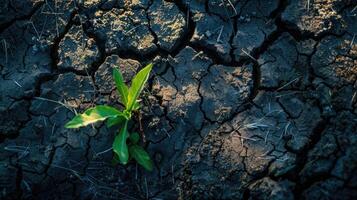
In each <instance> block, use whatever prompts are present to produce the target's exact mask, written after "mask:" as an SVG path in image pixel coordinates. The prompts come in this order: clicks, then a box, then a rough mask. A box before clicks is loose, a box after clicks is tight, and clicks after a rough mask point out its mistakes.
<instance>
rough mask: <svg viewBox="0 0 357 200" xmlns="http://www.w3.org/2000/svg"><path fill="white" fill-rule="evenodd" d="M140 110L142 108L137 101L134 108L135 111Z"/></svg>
mask: <svg viewBox="0 0 357 200" xmlns="http://www.w3.org/2000/svg"><path fill="white" fill-rule="evenodd" d="M139 108H140V103H139V102H137V101H135V103H134V106H133V110H139Z"/></svg>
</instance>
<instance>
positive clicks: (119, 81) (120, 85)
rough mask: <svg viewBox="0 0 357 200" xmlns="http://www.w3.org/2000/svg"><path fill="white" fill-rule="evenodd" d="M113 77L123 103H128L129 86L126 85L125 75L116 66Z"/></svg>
mask: <svg viewBox="0 0 357 200" xmlns="http://www.w3.org/2000/svg"><path fill="white" fill-rule="evenodd" d="M113 78H114V82H115V85H116V87H117V90H118V92H119V94H120V97H121V99H122V101H123V104H124V105H126V104H127V102H128V90H129V89H128V86H126V85H125V82H124V78H123V75H122V74H121V73H120V71H119V70H118V69H116V68H114V69H113Z"/></svg>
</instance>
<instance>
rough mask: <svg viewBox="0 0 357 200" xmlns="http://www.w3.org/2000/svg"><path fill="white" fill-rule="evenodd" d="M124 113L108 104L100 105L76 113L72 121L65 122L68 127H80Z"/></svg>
mask: <svg viewBox="0 0 357 200" xmlns="http://www.w3.org/2000/svg"><path fill="white" fill-rule="evenodd" d="M121 115H123V116H124V114H123V113H122V112H120V111H119V110H117V109H115V108H113V107H110V106H106V105H99V106H95V107H93V108H89V109H87V110H86V111H85V112H84V113H83V114H79V115H76V116H75V117H74V118H73V119H72V120H71V121H69V122H67V123H66V124H65V127H66V128H79V127H83V126H87V125H89V124H93V123H96V122H98V121H104V120H106V119H107V118H111V117H117V116H121Z"/></svg>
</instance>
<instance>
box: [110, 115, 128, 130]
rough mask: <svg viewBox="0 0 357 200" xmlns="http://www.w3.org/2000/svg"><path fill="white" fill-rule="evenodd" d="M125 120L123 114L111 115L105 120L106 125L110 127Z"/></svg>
mask: <svg viewBox="0 0 357 200" xmlns="http://www.w3.org/2000/svg"><path fill="white" fill-rule="evenodd" d="M125 120H126V118H125V117H124V116H117V117H112V118H109V119H108V120H107V127H108V128H109V127H112V126H115V125H118V124H121V123H123V122H124V121H125Z"/></svg>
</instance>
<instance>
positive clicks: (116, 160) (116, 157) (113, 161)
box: [112, 153, 120, 165]
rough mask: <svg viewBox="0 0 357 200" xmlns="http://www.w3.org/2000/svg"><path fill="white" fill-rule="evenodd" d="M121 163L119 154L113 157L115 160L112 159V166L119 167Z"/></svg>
mask: <svg viewBox="0 0 357 200" xmlns="http://www.w3.org/2000/svg"><path fill="white" fill-rule="evenodd" d="M119 163H120V161H119V157H118V154H116V153H114V156H113V159H112V165H117V164H119Z"/></svg>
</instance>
